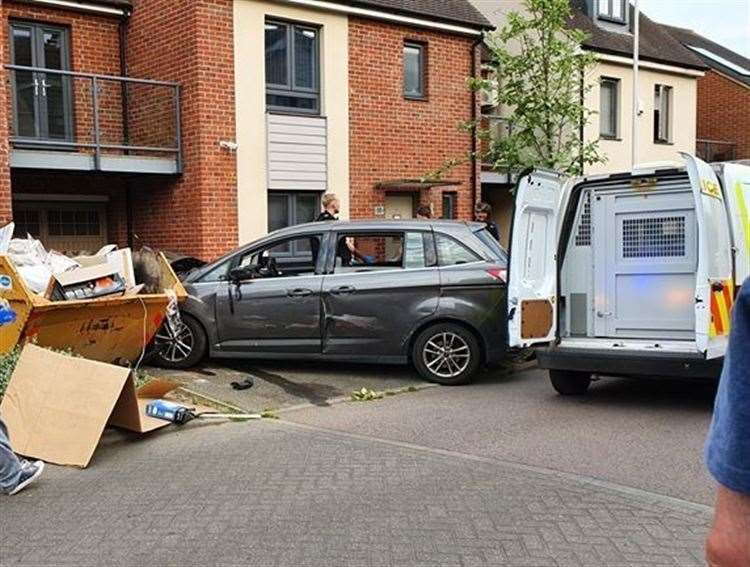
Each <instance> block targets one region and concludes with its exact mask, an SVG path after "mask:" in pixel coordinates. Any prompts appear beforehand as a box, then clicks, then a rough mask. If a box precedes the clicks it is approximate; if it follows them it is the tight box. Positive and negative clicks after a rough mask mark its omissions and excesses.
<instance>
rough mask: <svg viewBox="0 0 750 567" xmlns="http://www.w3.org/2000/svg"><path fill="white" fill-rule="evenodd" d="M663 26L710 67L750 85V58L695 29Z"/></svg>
mask: <svg viewBox="0 0 750 567" xmlns="http://www.w3.org/2000/svg"><path fill="white" fill-rule="evenodd" d="M663 27H664V28H666V29H667V30H669V33H671V34H672V36H673V37H674V38H675V39H677V40H678V41H679V42H681V43H682V45H684V46H685V47H687V48H688V49H690V50H691V51H692V52H693V53H695V54H696V55H697V56H698V57H700V59H701V61H703V63H705V64H706V65H708V67H710V68H711V69H715V70H716V71H719V72H720V73H723V74H724V75H728V76H729V77H731V78H733V79H735V80H736V81H739V82H741V83H744V84H745V85H747V86H749V87H750V59H748V58H747V57H743V56H742V55H740V54H739V53H736V52H734V51H732V50H731V49H727V48H726V47H724V46H723V45H721V44H719V43H716V42H714V41H711V40H710V39H707V38H705V37H703V36H702V35H699V34H697V33H695V32H694V31H693V30H688V29H685V28H677V27H673V26H663Z"/></svg>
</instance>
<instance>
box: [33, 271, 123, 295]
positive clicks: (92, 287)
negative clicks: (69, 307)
mask: <svg viewBox="0 0 750 567" xmlns="http://www.w3.org/2000/svg"><path fill="white" fill-rule="evenodd" d="M123 293H125V280H124V279H123V277H122V276H121V275H120V273H119V272H118V271H117V269H116V268H114V267H112V266H111V265H109V264H97V265H95V266H89V267H87V268H76V269H74V270H68V271H67V272H60V273H59V274H55V276H54V278H53V281H52V282H51V283H50V287H48V289H47V293H46V296H47V297H48V298H49V299H52V300H53V301H66V300H67V301H70V300H76V299H78V300H84V299H96V298H98V297H105V296H107V295H114V294H123Z"/></svg>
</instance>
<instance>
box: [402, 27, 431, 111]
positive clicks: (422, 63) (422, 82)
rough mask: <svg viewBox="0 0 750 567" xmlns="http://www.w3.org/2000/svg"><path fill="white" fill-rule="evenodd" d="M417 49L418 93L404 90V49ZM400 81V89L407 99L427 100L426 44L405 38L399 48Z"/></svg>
mask: <svg viewBox="0 0 750 567" xmlns="http://www.w3.org/2000/svg"><path fill="white" fill-rule="evenodd" d="M407 48H411V49H417V50H418V51H419V93H418V94H415V93H410V92H407V91H406V49H407ZM401 59H402V61H401V64H402V67H403V69H402V77H401V80H402V83H401V91H402V93H403V95H404V98H405V99H407V100H422V101H424V100H427V44H426V43H424V42H421V41H415V40H410V39H405V40H404V44H403V47H402V50H401Z"/></svg>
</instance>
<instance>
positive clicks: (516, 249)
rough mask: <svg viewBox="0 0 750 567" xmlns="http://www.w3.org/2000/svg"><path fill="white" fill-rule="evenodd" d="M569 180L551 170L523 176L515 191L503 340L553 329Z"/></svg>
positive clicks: (549, 336)
mask: <svg viewBox="0 0 750 567" xmlns="http://www.w3.org/2000/svg"><path fill="white" fill-rule="evenodd" d="M569 187H570V184H569V183H566V179H565V178H564V177H563V176H561V175H559V174H557V173H554V172H552V171H545V170H537V171H534V172H533V173H531V174H529V175H526V176H524V177H523V178H522V179H521V180H520V182H519V184H518V189H517V191H516V202H515V209H514V211H513V224H512V226H511V236H510V238H511V245H510V252H509V253H510V261H509V264H508V344H509V345H510V346H512V347H525V346H529V345H532V344H538V343H545V342H549V341H551V340H553V339H554V338H555V334H556V331H557V247H558V241H559V234H560V219H561V215H562V208H563V203H564V202H567V197H566V196H567V194H568V192H569Z"/></svg>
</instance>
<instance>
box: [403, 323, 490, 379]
mask: <svg viewBox="0 0 750 567" xmlns="http://www.w3.org/2000/svg"><path fill="white" fill-rule="evenodd" d="M412 361H413V363H414V366H415V367H416V369H417V370H418V371H419V373H420V374H421V375H422V377H423V378H424V379H425V380H429V381H430V382H437V383H438V384H444V385H446V386H455V385H458V384H466V383H467V382H469V381H470V380H471V378H472V376H473V375H474V373H475V372H476V371H477V368H479V363H480V362H481V350H480V348H479V341H478V340H477V338H476V336H475V335H474V333H472V332H471V331H469V330H468V329H466V328H464V327H462V326H460V325H456V324H453V323H440V324H437V325H433V326H431V327H428V328H427V329H425V330H424V331H422V332H421V333H420V334H419V336H418V337H417V339H416V340H415V341H414V347H413V349H412Z"/></svg>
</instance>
